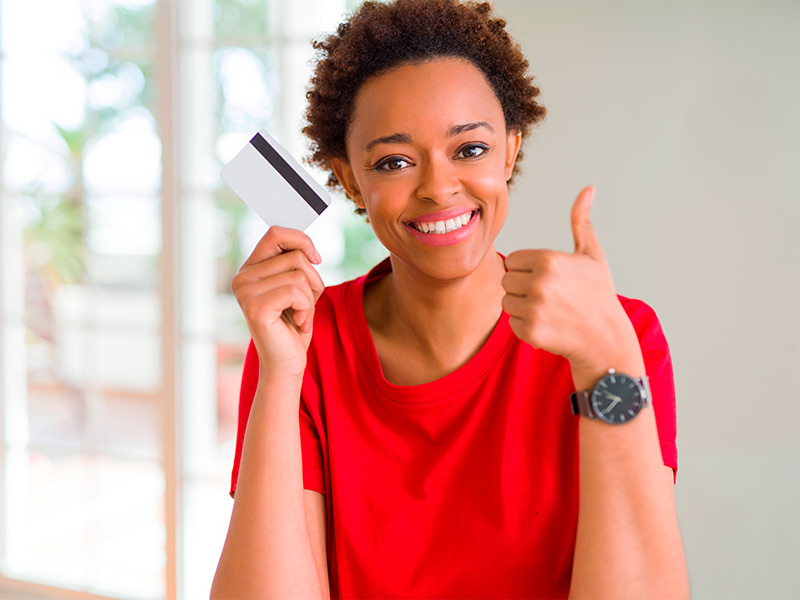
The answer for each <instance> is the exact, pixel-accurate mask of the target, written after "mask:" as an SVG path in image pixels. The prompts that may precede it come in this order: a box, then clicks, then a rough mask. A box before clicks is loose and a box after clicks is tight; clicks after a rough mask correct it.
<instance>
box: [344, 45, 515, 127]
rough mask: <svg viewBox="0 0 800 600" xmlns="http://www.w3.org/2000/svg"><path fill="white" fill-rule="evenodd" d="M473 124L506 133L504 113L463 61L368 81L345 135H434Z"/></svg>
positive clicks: (412, 67)
mask: <svg viewBox="0 0 800 600" xmlns="http://www.w3.org/2000/svg"><path fill="white" fill-rule="evenodd" d="M473 121H487V122H489V123H491V124H492V125H493V126H494V127H495V130H496V131H498V132H499V131H504V130H505V120H504V117H503V108H502V106H501V105H500V101H499V100H498V99H497V96H496V95H495V93H494V90H493V89H492V88H491V86H490V85H489V82H488V81H487V80H486V77H485V76H484V74H483V73H482V72H481V71H480V69H478V68H477V67H476V66H475V65H473V64H472V63H471V62H469V61H467V60H464V59H458V58H441V59H435V60H431V61H427V62H423V63H418V64H406V65H402V66H400V67H396V68H394V69H392V70H390V71H388V72H386V73H383V74H381V75H377V76H375V77H373V78H371V79H369V80H367V81H366V82H365V83H364V85H362V86H361V88H360V89H359V91H358V93H357V95H356V100H355V107H354V111H353V118H352V120H351V122H350V126H349V128H348V133H347V135H348V142H349V141H350V140H353V141H356V140H359V139H361V138H365V137H369V136H373V137H374V136H375V135H391V134H393V133H397V132H408V133H412V137H414V135H413V134H414V132H427V133H431V134H434V135H435V134H440V133H443V132H445V131H447V130H449V128H450V127H452V126H453V125H455V124H460V123H469V122H473Z"/></svg>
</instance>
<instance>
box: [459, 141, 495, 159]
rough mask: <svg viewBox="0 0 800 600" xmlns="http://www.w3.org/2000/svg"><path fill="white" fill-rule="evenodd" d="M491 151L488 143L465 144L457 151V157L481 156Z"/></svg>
mask: <svg viewBox="0 0 800 600" xmlns="http://www.w3.org/2000/svg"><path fill="white" fill-rule="evenodd" d="M488 151H489V146H487V145H486V144H465V145H463V146H461V148H459V149H458V152H456V158H466V159H470V158H480V157H481V156H483V155H484V154H486V153H487V152H488Z"/></svg>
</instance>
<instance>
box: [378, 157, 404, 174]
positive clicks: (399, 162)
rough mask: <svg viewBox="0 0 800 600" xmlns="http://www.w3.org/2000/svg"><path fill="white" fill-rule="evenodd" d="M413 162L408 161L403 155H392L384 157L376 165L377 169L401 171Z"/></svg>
mask: <svg viewBox="0 0 800 600" xmlns="http://www.w3.org/2000/svg"><path fill="white" fill-rule="evenodd" d="M410 164H411V163H410V162H408V161H407V160H406V159H405V158H403V157H402V156H390V157H388V158H384V159H383V160H381V161H380V162H378V164H376V165H375V170H376V171H399V170H401V169H404V168H405V167H407V166H409V165H410Z"/></svg>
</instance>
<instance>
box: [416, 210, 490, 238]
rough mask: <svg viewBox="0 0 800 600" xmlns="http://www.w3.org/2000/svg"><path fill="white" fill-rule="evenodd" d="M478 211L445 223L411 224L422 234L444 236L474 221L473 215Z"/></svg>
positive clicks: (426, 222)
mask: <svg viewBox="0 0 800 600" xmlns="http://www.w3.org/2000/svg"><path fill="white" fill-rule="evenodd" d="M475 212H476V211H472V212H466V213H464V214H462V215H458V216H456V217H453V218H451V219H446V220H443V221H424V222H416V223H409V225H410V226H411V227H413V228H414V229H416V230H417V231H419V232H421V233H431V234H439V235H441V234H444V233H450V232H451V231H455V230H456V229H461V228H462V227H464V225H466V224H467V223H469V222H470V221H471V220H472V217H473V215H474V214H475Z"/></svg>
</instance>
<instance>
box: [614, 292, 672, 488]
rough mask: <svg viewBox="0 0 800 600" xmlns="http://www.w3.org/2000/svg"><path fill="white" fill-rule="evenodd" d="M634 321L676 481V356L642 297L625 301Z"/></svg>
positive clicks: (661, 437) (662, 441) (666, 459)
mask: <svg viewBox="0 0 800 600" xmlns="http://www.w3.org/2000/svg"><path fill="white" fill-rule="evenodd" d="M623 306H624V307H625V311H626V312H627V313H628V317H629V318H630V320H631V322H632V323H633V326H634V329H635V330H636V334H637V335H638V337H639V344H640V346H641V348H642V356H643V357H644V364H645V371H646V372H647V377H648V380H649V383H650V392H651V395H652V399H651V402H652V407H653V409H654V410H655V416H656V428H657V430H658V440H659V443H660V444H661V456H662V458H663V460H664V464H665V465H666V466H668V467H671V468H672V482H673V484H674V483H676V482H677V477H678V446H677V444H676V438H677V412H676V403H675V379H674V376H673V372H672V358H671V357H670V352H669V346H668V345H667V340H666V338H665V337H664V331H663V330H662V328H661V323H660V322H659V320H658V317H657V316H656V313H655V311H653V309H652V308H651V307H650V306H648V305H647V304H645V303H644V302H641V301H639V300H627V299H625V300H624V301H623Z"/></svg>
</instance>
